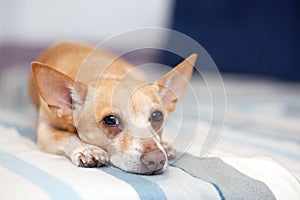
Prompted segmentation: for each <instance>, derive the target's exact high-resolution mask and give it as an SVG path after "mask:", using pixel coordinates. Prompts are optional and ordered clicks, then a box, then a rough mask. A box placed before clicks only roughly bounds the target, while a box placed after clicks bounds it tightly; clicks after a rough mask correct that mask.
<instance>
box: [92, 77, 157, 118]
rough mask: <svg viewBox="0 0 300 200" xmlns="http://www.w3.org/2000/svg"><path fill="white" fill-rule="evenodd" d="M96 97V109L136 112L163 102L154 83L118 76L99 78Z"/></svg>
mask: <svg viewBox="0 0 300 200" xmlns="http://www.w3.org/2000/svg"><path fill="white" fill-rule="evenodd" d="M94 98H95V107H96V111H97V110H103V108H107V109H114V110H115V109H122V111H126V110H127V111H128V112H134V113H136V112H138V110H140V111H141V110H144V109H147V108H145V107H147V106H148V107H149V106H151V105H153V104H157V105H159V104H161V101H160V99H159V97H158V92H157V89H156V88H155V87H153V86H152V84H147V83H143V82H141V81H137V80H132V79H125V78H124V79H120V78H119V77H117V76H108V77H104V78H102V79H101V80H99V82H98V84H97V87H96V90H95V96H94ZM128 109H129V110H128Z"/></svg>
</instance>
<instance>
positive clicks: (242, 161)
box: [0, 112, 300, 200]
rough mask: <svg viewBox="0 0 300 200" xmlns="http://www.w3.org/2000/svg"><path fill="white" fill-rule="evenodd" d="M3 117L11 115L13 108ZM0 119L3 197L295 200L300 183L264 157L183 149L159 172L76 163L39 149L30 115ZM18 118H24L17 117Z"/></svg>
mask: <svg viewBox="0 0 300 200" xmlns="http://www.w3.org/2000/svg"><path fill="white" fill-rule="evenodd" d="M2 113H5V116H6V117H7V116H10V117H13V114H12V113H9V112H2ZM14 121H15V122H14V123H11V120H8V121H5V120H3V116H2V119H1V120H0V174H1V177H2V179H1V182H0V193H1V199H24V197H26V198H27V199H287V197H288V199H295V200H296V199H299V198H300V186H299V183H298V182H297V180H296V179H295V178H294V177H293V176H292V175H291V174H290V173H289V172H288V171H286V170H285V169H284V168H282V167H281V166H280V165H278V164H277V163H275V162H274V161H272V160H271V159H268V158H263V157H258V156H257V157H251V158H243V157H237V156H218V157H217V156H216V155H214V156H211V157H206V158H199V157H197V156H195V155H193V154H191V153H184V154H183V155H182V156H181V158H180V159H178V160H177V161H175V162H173V163H170V165H169V167H168V170H167V171H166V172H165V173H164V174H162V175H156V176H142V175H135V174H130V173H125V172H123V171H121V170H119V169H116V168H113V167H110V166H105V167H100V168H97V169H86V168H78V167H75V166H74V165H73V164H72V163H71V162H70V161H69V160H68V159H67V158H65V157H63V156H58V155H52V154H47V153H44V152H41V151H40V150H39V149H38V148H37V146H36V143H35V142H34V141H35V134H34V129H33V126H31V125H30V124H32V120H29V118H28V117H27V118H23V119H22V117H20V115H16V116H15V117H14ZM20 121H22V123H19V124H18V125H16V124H17V123H18V122H20Z"/></svg>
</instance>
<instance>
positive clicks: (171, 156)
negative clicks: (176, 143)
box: [161, 142, 176, 160]
mask: <svg viewBox="0 0 300 200" xmlns="http://www.w3.org/2000/svg"><path fill="white" fill-rule="evenodd" d="M161 145H162V147H163V148H164V150H165V152H166V154H167V157H168V159H169V160H173V159H175V158H176V150H175V149H174V148H173V147H172V146H171V145H170V144H168V143H167V142H162V143H161Z"/></svg>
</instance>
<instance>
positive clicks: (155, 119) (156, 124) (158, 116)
mask: <svg viewBox="0 0 300 200" xmlns="http://www.w3.org/2000/svg"><path fill="white" fill-rule="evenodd" d="M163 119H164V114H163V113H162V112H161V111H154V112H153V113H152V114H151V126H152V127H153V128H154V130H156V131H159V130H160V128H161V127H162V124H163V121H164V120H163Z"/></svg>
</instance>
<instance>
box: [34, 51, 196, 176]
mask: <svg viewBox="0 0 300 200" xmlns="http://www.w3.org/2000/svg"><path fill="white" fill-rule="evenodd" d="M195 61H196V54H192V55H191V56H189V57H188V58H187V59H185V60H184V61H183V62H181V63H180V64H179V65H178V66H176V67H175V68H174V69H172V70H171V71H169V72H168V73H167V74H165V75H164V76H162V77H161V78H159V79H158V80H157V81H156V82H154V83H143V82H140V81H138V80H135V79H132V78H130V77H129V76H126V75H125V76H123V77H121V76H116V75H113V74H104V75H103V76H102V77H101V78H100V79H99V81H98V83H97V84H95V86H93V87H91V86H90V85H87V84H85V83H82V82H78V81H77V82H75V81H74V80H72V79H71V78H69V77H68V76H66V75H65V74H63V73H61V72H59V71H57V70H55V69H53V68H51V67H49V66H46V65H44V64H42V63H37V62H35V63H33V64H32V66H33V74H34V78H35V82H36V85H37V88H38V90H39V92H40V95H41V97H42V98H43V99H44V101H45V102H46V103H47V104H48V107H49V109H50V111H51V113H53V115H55V116H56V118H58V120H65V123H70V124H72V125H73V126H74V127H75V128H76V129H77V133H78V136H79V137H80V139H81V140H82V141H84V142H86V143H88V144H93V145H96V146H99V147H100V148H102V149H104V150H105V151H107V153H108V154H109V155H110V163H111V164H112V165H114V166H116V167H118V168H121V169H123V170H125V171H128V172H133V173H140V174H153V173H154V174H157V173H161V172H163V171H165V169H166V166H167V159H168V158H167V154H166V152H165V150H164V148H163V146H162V141H161V139H162V133H163V126H164V123H165V120H166V116H167V114H168V113H170V112H172V111H173V110H174V109H175V105H176V102H177V100H178V98H179V97H180V96H181V95H182V93H183V92H184V90H185V88H186V86H187V84H188V81H189V79H190V78H191V75H192V72H193V66H194V64H195ZM86 75H87V76H88V73H86ZM49 80H51V81H50V82H49Z"/></svg>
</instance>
